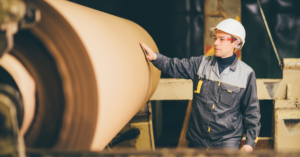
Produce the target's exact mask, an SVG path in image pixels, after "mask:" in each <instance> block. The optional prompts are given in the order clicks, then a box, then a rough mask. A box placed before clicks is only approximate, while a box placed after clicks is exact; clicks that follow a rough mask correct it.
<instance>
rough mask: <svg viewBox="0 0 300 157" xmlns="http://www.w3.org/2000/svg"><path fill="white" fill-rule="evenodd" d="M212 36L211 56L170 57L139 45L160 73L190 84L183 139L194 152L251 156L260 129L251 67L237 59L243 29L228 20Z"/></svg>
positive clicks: (243, 33)
mask: <svg viewBox="0 0 300 157" xmlns="http://www.w3.org/2000/svg"><path fill="white" fill-rule="evenodd" d="M211 31H213V33H214V51H215V54H214V56H200V57H192V58H191V59H189V60H188V59H182V60H179V59H177V58H174V59H170V58H168V57H165V56H163V55H161V54H159V53H154V52H153V51H152V50H151V49H150V48H149V47H147V46H146V45H145V44H143V43H140V44H141V46H142V47H143V48H144V49H145V50H146V52H147V59H148V60H150V61H152V63H153V65H155V66H156V67H157V68H158V69H160V70H161V71H162V72H164V73H167V74H169V75H170V76H172V77H176V78H185V79H192V80H193V93H194V95H193V105H192V112H191V117H190V121H189V128H188V131H187V135H186V139H187V140H188V141H189V143H190V144H191V146H193V147H196V148H205V149H210V148H215V149H238V148H239V146H240V142H241V139H242V137H243V132H245V134H246V142H245V144H244V146H243V147H242V148H241V150H242V151H246V152H252V151H253V148H254V147H255V145H256V142H257V138H258V134H259V130H260V123H259V120H260V109H259V101H258V98H257V90H256V78H255V73H254V71H253V70H252V68H251V67H249V66H248V65H246V64H245V63H244V62H242V61H240V60H238V58H237V57H236V55H235V54H234V49H235V48H238V49H241V48H242V47H243V45H244V44H245V36H246V33H245V29H244V27H243V25H242V24H241V23H240V22H238V21H236V20H234V19H226V20H223V21H222V22H220V23H219V24H218V25H217V26H216V27H214V28H211Z"/></svg>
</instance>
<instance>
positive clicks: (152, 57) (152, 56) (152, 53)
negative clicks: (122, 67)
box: [140, 42, 157, 61]
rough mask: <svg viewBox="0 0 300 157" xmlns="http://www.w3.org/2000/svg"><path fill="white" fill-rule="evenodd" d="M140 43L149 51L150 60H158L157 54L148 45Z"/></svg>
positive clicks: (148, 57)
mask: <svg viewBox="0 0 300 157" xmlns="http://www.w3.org/2000/svg"><path fill="white" fill-rule="evenodd" d="M140 45H141V46H142V47H143V48H144V49H145V51H146V52H147V56H146V58H147V59H148V60H149V61H152V60H156V57H157V56H156V54H155V53H154V52H153V51H152V50H151V49H150V48H149V47H148V46H147V45H145V44H144V43H142V42H140Z"/></svg>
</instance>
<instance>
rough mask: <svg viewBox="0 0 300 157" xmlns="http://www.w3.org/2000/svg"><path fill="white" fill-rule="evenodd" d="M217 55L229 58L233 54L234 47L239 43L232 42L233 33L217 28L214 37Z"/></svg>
mask: <svg viewBox="0 0 300 157" xmlns="http://www.w3.org/2000/svg"><path fill="white" fill-rule="evenodd" d="M213 39H214V50H215V56H217V57H221V58H227V57H230V56H232V55H233V51H234V48H235V47H236V46H237V45H238V41H237V40H234V41H233V42H232V38H231V35H229V34H228V33H226V32H223V31H221V30H217V31H216V34H215V35H214V37H213Z"/></svg>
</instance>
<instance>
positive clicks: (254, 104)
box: [241, 71, 261, 148]
mask: <svg viewBox="0 0 300 157" xmlns="http://www.w3.org/2000/svg"><path fill="white" fill-rule="evenodd" d="M241 105H242V106H241V107H242V114H243V122H244V128H245V133H246V141H245V145H250V146H252V147H253V148H254V147H255V145H256V143H257V141H258V134H259V131H260V126H261V125H260V122H259V120H260V117H261V115H260V107H259V100H258V98H257V88H256V78H255V73H254V72H253V71H252V72H251V73H250V75H249V77H248V83H247V87H246V90H245V93H244V96H243V99H242V103H241Z"/></svg>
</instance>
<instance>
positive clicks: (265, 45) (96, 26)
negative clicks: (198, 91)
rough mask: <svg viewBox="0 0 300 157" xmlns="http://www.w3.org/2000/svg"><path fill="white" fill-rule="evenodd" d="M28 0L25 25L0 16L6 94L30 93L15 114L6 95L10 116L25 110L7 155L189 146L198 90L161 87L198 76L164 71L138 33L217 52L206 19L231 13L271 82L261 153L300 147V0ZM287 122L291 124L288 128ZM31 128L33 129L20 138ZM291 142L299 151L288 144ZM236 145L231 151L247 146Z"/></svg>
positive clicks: (167, 44) (160, 47)
mask: <svg viewBox="0 0 300 157" xmlns="http://www.w3.org/2000/svg"><path fill="white" fill-rule="evenodd" d="M9 1H10V0H2V2H1V3H0V7H3V8H4V9H2V10H3V11H0V18H2V17H5V16H6V15H7V13H8V11H6V10H5V5H4V4H6V2H7V4H10V5H16V6H18V5H19V4H17V3H11V2H9ZM12 1H15V0H12ZM17 1H20V0H17ZM21 2H22V3H24V4H25V6H26V9H27V10H26V9H25V10H26V11H25V13H26V16H25V17H26V18H24V17H22V18H19V19H17V18H15V19H14V18H13V16H11V15H9V16H10V17H11V21H13V22H15V23H16V28H17V31H15V32H14V33H10V34H9V33H8V32H10V31H11V30H14V29H15V26H13V25H7V24H6V23H5V20H3V21H0V22H1V23H0V24H1V33H2V34H1V39H0V41H1V45H0V46H1V48H3V47H4V49H2V50H1V51H2V52H1V59H0V83H1V84H0V92H1V93H0V99H1V100H3V101H1V105H3V104H5V102H6V101H4V100H6V98H4V96H5V94H6V95H10V96H9V98H10V99H12V100H13V101H12V102H13V103H12V104H22V105H16V106H15V107H16V114H12V115H13V116H11V115H9V114H8V113H9V112H6V109H4V108H3V107H1V109H2V110H3V111H2V112H1V113H2V115H1V117H2V125H3V124H5V122H4V121H5V120H3V119H6V118H5V116H8V117H10V118H11V117H14V118H15V119H14V118H12V119H13V120H12V121H17V122H18V126H16V124H14V122H13V123H12V126H14V127H12V128H20V130H21V133H16V131H15V130H14V129H7V130H8V131H7V130H5V129H4V128H5V127H6V126H5V125H3V126H2V127H3V129H2V135H1V136H2V137H1V140H2V141H3V142H1V146H3V148H2V149H0V152H2V153H0V154H1V155H2V154H4V155H6V154H7V153H8V154H9V153H12V154H14V153H16V154H17V156H22V153H20V152H23V155H24V154H26V155H27V156H85V155H86V156H102V155H103V156H105V155H107V156H109V155H111V156H130V155H137V156H139V155H141V156H143V155H144V156H145V155H146V156H147V155H149V156H151V155H152V156H164V151H165V152H166V154H168V153H169V154H171V155H175V156H185V155H186V154H188V151H185V150H186V148H187V143H186V142H187V141H186V140H185V139H184V138H183V137H184V136H185V134H184V130H185V127H186V126H185V125H186V124H187V122H186V120H187V117H189V113H188V108H189V104H190V103H191V99H192V98H191V96H183V95H182V97H180V96H179V98H174V97H172V98H162V97H163V96H162V97H160V95H159V94H157V92H158V90H159V89H161V88H160V87H161V86H162V83H164V82H163V81H165V83H166V84H169V85H170V86H166V88H167V87H169V89H171V87H172V85H173V86H177V84H176V83H178V82H179V83H181V84H183V86H184V87H182V88H181V86H177V88H176V89H177V90H181V89H183V88H185V87H187V88H188V87H190V83H189V82H187V80H177V81H178V82H176V81H175V83H174V82H172V81H173V80H172V79H171V78H170V76H169V75H167V74H164V73H160V71H159V70H158V69H156V68H155V67H154V66H153V65H151V62H149V61H147V60H146V61H145V56H144V55H143V51H142V49H141V48H140V46H139V44H138V42H139V40H143V42H146V43H147V44H149V45H150V46H151V48H153V49H154V50H155V51H156V52H159V53H161V54H163V55H165V56H168V57H170V58H179V59H182V58H190V57H192V56H200V55H209V53H211V52H210V51H209V48H210V47H209V46H210V42H211V41H210V40H211V37H209V36H210V34H208V33H207V31H208V29H207V27H209V26H210V25H213V24H215V23H216V22H220V21H221V20H223V19H226V18H233V19H236V20H238V21H240V22H241V23H242V24H243V26H244V27H245V30H246V43H245V45H244V47H243V49H242V50H241V51H239V52H236V54H237V55H238V57H239V59H241V60H242V61H243V62H245V63H246V64H248V65H249V66H250V67H252V69H253V70H254V71H255V75H256V78H257V80H258V83H257V84H258V86H259V88H258V90H260V91H262V92H261V93H260V92H259V94H260V95H259V96H258V97H259V100H260V101H259V103H260V110H261V111H260V112H261V116H262V117H261V120H260V122H261V130H260V134H259V137H260V139H259V141H258V143H257V146H256V148H255V150H254V155H257V156H260V155H268V156H274V155H276V153H278V154H277V155H282V156H290V155H294V156H297V155H299V151H300V147H299V145H295V144H294V143H297V141H299V140H300V127H299V126H300V109H299V106H300V105H299V104H300V103H299V99H300V95H299V92H297V91H298V90H299V89H298V87H297V85H299V81H298V79H297V78H298V77H299V76H300V74H299V71H298V70H299V69H300V66H299V65H298V64H300V59H298V58H300V53H299V50H300V47H299V45H300V38H299V36H300V10H299V7H300V2H299V1H297V0H233V1H229V0H164V1H161V0H152V1H139V0H126V1H124V0H109V1H108V0H97V1H95V0H68V1H64V0H60V1H58V0H54V2H53V1H52V2H51V0H47V1H38V0H22V1H21ZM258 2H259V3H258ZM259 5H261V7H260V6H259ZM28 6H30V7H28ZM18 7H19V8H18V9H17V10H18V11H19V12H21V11H23V10H24V8H22V5H19V6H18ZM28 8H29V9H28ZM18 11H16V12H18ZM261 11H263V13H264V15H262V12H261ZM28 12H31V13H28ZM103 12H104V13H103ZM106 13H108V14H106ZM28 14H31V15H28ZM27 16H29V17H27ZM263 16H265V20H264V17H263ZM30 18H31V19H30ZM3 19H5V18H3ZM16 19H17V20H16ZM6 20H7V19H6ZM11 21H10V22H11ZM10 27H11V28H12V27H13V28H14V29H10ZM93 31H94V32H93ZM268 31H269V32H270V33H268ZM102 35H103V36H102ZM270 35H271V36H270ZM11 39H12V40H11ZM272 40H273V41H272ZM3 43H4V44H3ZM11 43H13V46H12V45H11ZM274 47H275V49H274ZM5 48H7V49H5ZM276 53H277V54H278V56H276ZM126 54H128V55H126ZM137 54H138V55H137ZM285 59H289V60H285ZM280 64H282V65H280ZM291 69H292V70H291ZM284 71H285V72H284ZM284 76H285V77H284ZM168 81H169V82H168ZM172 83H173V84H172ZM179 87H180V88H179ZM260 87H261V88H260ZM191 91H192V90H191ZM264 92H265V93H267V96H265V95H264ZM3 93H4V94H3ZM16 93H17V94H16ZM182 93H183V91H182ZM3 95H4V96H3ZM20 95H21V96H20ZM166 95H168V94H166ZM169 95H172V92H171V91H170V93H169ZM191 95H192V94H191ZM173 96H174V95H173ZM20 97H21V98H20ZM25 97H26V98H25ZM290 104H293V105H294V106H293V105H292V107H290V106H289V105H290ZM30 105H33V106H30ZM4 106H5V105H4ZM28 108H29V109H28ZM4 110H5V112H4ZM100 114H101V115H100ZM24 115H26V116H27V115H30V116H31V117H30V116H29V118H27V119H26V118H25V117H26V116H24ZM289 116H290V117H289ZM3 117H4V118H3ZM278 117H279V118H278ZM282 117H283V118H282ZM24 119H25V120H24ZM28 119H30V120H28ZM26 120H27V121H26ZM281 120H283V122H282V124H285V125H281ZM277 123H278V124H277ZM279 123H280V124H279ZM25 126H26V127H25ZM280 127H281V128H282V127H285V128H284V129H285V131H286V133H285V132H284V133H282V132H281V131H282V129H281V128H280ZM136 128H138V131H137V130H136ZM145 130H146V131H145ZM278 132H279V133H278ZM126 133H127V134H126ZM129 134H130V137H129ZM283 134H284V135H283ZM122 135H123V136H122ZM10 137H12V138H11V139H10ZM20 137H21V138H24V141H23V140H21V142H20V139H19V138H20ZM142 138H143V139H142ZM22 141H23V142H22ZM244 141H245V140H244ZM5 142H7V143H5ZM4 146H5V147H4ZM6 146H8V148H9V149H7V148H6ZM10 146H11V147H10ZM22 147H23V148H22ZM289 147H290V148H291V149H288V148H289ZM180 148H182V149H180ZM285 150H288V152H285V153H283V154H280V151H285ZM122 151H123V152H122ZM143 151H145V152H143ZM196 151H198V150H196ZM114 152H116V154H114ZM141 152H143V153H144V154H143V153H141ZM200 152H201V151H200ZM105 153H108V154H105ZM135 153H137V154H135ZM138 153H140V154H138ZM201 153H202V152H201ZM204 153H206V154H205V155H207V156H213V155H215V154H218V153H219V155H220V156H227V155H228V154H226V153H224V152H221V153H220V152H218V151H216V152H215V153H214V152H213V151H207V152H204ZM234 153H236V152H234ZM234 153H233V154H229V156H230V155H231V156H238V155H240V154H239V153H236V154H234ZM255 153H256V154H255ZM260 153H261V154H260ZM286 153H294V154H286ZM189 155H191V156H193V155H194V156H197V155H199V154H198V152H197V153H196V152H195V153H194V154H193V153H192V154H189Z"/></svg>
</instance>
